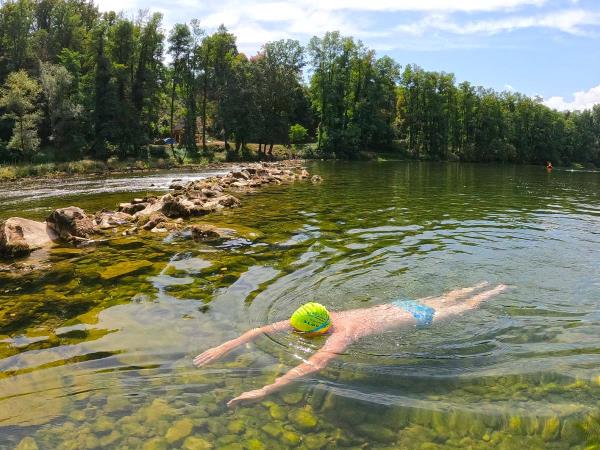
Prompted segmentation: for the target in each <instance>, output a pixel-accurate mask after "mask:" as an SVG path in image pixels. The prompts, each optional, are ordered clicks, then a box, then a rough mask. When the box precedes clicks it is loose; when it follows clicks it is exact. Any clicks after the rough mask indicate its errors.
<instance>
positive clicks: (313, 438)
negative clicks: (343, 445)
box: [304, 433, 329, 450]
mask: <svg viewBox="0 0 600 450" xmlns="http://www.w3.org/2000/svg"><path fill="white" fill-rule="evenodd" d="M328 443H329V441H328V439H327V435H325V434H323V433H319V434H309V435H308V436H305V437H304V445H305V446H306V448H308V449H310V450H319V449H321V448H325V447H327V444H328Z"/></svg>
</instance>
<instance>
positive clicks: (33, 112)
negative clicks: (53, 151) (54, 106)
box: [0, 70, 40, 158]
mask: <svg viewBox="0 0 600 450" xmlns="http://www.w3.org/2000/svg"><path fill="white" fill-rule="evenodd" d="M39 93H40V85H39V84H38V82H37V81H35V80H33V79H32V78H30V77H29V75H27V72H25V71H24V70H19V71H18V72H12V73H11V74H10V75H9V76H8V78H7V80H6V83H5V84H4V88H3V89H2V91H1V92H0V107H3V108H6V110H7V111H8V112H7V113H6V114H5V115H4V116H3V118H5V119H13V120H14V121H15V125H14V128H13V134H12V137H11V139H10V141H9V143H8V148H10V149H13V150H17V151H18V152H20V154H21V155H22V156H24V157H29V158H31V157H32V156H33V155H34V153H35V152H36V151H37V150H38V148H39V145H40V138H39V136H38V134H37V123H38V121H39V112H38V110H37V107H36V101H37V96H38V95H39Z"/></svg>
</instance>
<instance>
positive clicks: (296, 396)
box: [281, 392, 304, 405]
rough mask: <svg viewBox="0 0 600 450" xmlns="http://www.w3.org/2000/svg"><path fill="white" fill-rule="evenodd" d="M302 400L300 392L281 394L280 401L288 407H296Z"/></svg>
mask: <svg viewBox="0 0 600 450" xmlns="http://www.w3.org/2000/svg"><path fill="white" fill-rule="evenodd" d="M303 398H304V396H303V395H302V392H285V393H283V394H281V399H282V400H283V401H284V402H285V403H287V404H288V405H296V404H298V403H300V402H301V401H302V399H303Z"/></svg>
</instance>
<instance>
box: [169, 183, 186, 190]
mask: <svg viewBox="0 0 600 450" xmlns="http://www.w3.org/2000/svg"><path fill="white" fill-rule="evenodd" d="M169 189H173V190H174V191H180V190H182V189H183V186H182V185H181V184H179V183H172V184H171V185H170V186H169Z"/></svg>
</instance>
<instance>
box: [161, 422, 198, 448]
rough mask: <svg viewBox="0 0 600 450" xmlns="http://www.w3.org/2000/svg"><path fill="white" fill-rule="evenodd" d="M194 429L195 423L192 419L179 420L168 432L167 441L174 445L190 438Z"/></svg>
mask: <svg viewBox="0 0 600 450" xmlns="http://www.w3.org/2000/svg"><path fill="white" fill-rule="evenodd" d="M193 429H194V422H192V419H189V418H185V419H181V420H178V421H177V422H175V423H174V424H173V425H172V426H171V427H170V428H169V429H168V430H167V434H165V439H166V440H167V442H168V443H169V444H174V443H176V442H179V441H180V440H182V439H183V438H185V437H187V436H189V435H190V434H191V433H192V430H193Z"/></svg>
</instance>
